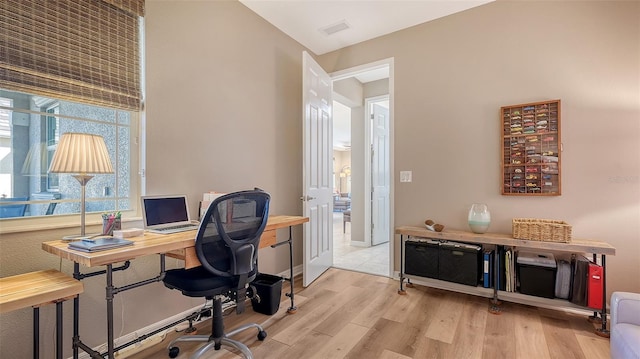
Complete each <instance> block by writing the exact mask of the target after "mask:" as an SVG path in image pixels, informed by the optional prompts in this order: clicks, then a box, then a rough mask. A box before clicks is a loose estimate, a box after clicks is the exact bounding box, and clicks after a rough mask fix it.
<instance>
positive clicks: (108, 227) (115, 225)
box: [102, 218, 122, 236]
mask: <svg viewBox="0 0 640 359" xmlns="http://www.w3.org/2000/svg"><path fill="white" fill-rule="evenodd" d="M121 226H122V221H121V219H120V218H113V219H103V220H102V234H104V235H107V236H112V235H113V231H114V230H118V231H119V230H120V229H122V228H121Z"/></svg>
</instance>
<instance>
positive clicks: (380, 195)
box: [371, 104, 391, 246]
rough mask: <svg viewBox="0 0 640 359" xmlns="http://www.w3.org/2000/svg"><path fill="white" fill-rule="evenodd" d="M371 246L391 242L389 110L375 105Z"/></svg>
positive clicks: (372, 156)
mask: <svg viewBox="0 0 640 359" xmlns="http://www.w3.org/2000/svg"><path fill="white" fill-rule="evenodd" d="M371 121H372V123H371V125H372V129H373V131H372V152H371V188H372V193H371V227H372V228H371V244H372V245H374V246H375V245H377V244H381V243H385V242H388V241H389V235H390V234H389V233H390V232H389V218H390V217H389V211H390V208H389V207H390V206H389V192H390V186H391V184H390V181H391V173H390V164H389V109H388V108H385V107H382V106H380V105H378V104H373V111H372V116H371Z"/></svg>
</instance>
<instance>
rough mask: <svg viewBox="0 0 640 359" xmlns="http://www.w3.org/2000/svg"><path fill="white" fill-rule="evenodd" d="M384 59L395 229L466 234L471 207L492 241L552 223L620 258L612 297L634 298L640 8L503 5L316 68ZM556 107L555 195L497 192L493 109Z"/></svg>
mask: <svg viewBox="0 0 640 359" xmlns="http://www.w3.org/2000/svg"><path fill="white" fill-rule="evenodd" d="M389 57H394V61H395V62H394V64H395V73H394V89H395V113H394V117H393V118H394V126H395V127H394V130H395V138H394V143H395V148H394V153H395V155H394V161H395V164H394V166H395V169H396V171H395V172H396V173H395V174H394V176H395V225H396V226H398V225H420V224H421V223H422V222H423V221H424V220H425V219H426V218H432V219H434V220H436V221H437V222H439V223H443V224H445V225H446V226H447V228H457V229H466V228H467V225H466V216H467V211H468V208H469V205H470V204H471V203H473V202H485V203H487V204H488V205H489V209H490V210H491V214H492V224H491V228H490V230H491V231H495V232H510V231H511V219H512V218H513V217H532V218H553V219H562V220H565V221H567V222H569V223H570V224H572V225H573V234H574V236H575V237H580V238H594V239H599V240H604V241H607V242H609V243H611V244H612V245H614V246H615V247H616V248H617V254H616V256H610V257H609V258H607V259H608V260H607V264H608V269H609V272H608V276H607V289H608V292H611V291H613V290H628V291H635V292H640V261H639V260H638V259H640V240H639V238H640V227H639V226H640V224H639V223H640V150H639V148H640V88H639V86H640V66H639V64H640V3H638V2H609V1H607V2H567V1H564V2H537V1H536V2H512V1H508V2H507V1H505V2H502V1H500V2H495V3H491V4H488V5H484V6H480V7H477V8H474V9H472V10H468V11H466V12H463V13H459V14H455V15H451V16H448V17H446V18H442V19H439V20H435V21H432V22H430V23H426V24H422V25H418V26H415V27H413V28H411V29H408V30H405V31H399V32H396V33H393V34H391V35H388V36H384V37H381V38H378V39H374V40H371V41H368V42H365V43H362V44H359V45H355V46H351V47H349V48H346V49H343V50H339V51H336V52H332V53H329V54H326V55H322V56H320V57H319V62H320V64H321V65H322V66H323V67H324V68H325V69H326V70H327V71H328V72H333V71H339V70H343V69H346V68H350V67H353V66H356V65H360V64H364V63H369V62H373V61H377V60H380V59H384V58H389ZM558 98H559V99H561V100H562V142H563V145H564V151H563V154H562V155H563V167H562V175H563V183H562V190H563V193H562V196H559V197H508V196H502V195H500V186H501V183H500V147H499V146H500V142H501V141H500V137H499V136H500V122H499V121H500V119H499V117H498V113H499V109H500V106H505V105H511V104H519V103H525V102H534V101H543V100H549V99H558ZM401 170H411V171H413V182H411V183H399V179H398V177H399V175H398V173H399V171H401ZM396 253H398V251H396ZM396 268H397V266H396Z"/></svg>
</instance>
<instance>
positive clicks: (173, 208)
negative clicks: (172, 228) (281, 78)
mask: <svg viewBox="0 0 640 359" xmlns="http://www.w3.org/2000/svg"><path fill="white" fill-rule="evenodd" d="M142 211H143V215H144V224H145V227H146V228H150V227H154V226H162V225H163V224H179V223H187V222H189V210H188V206H187V198H186V196H183V195H181V196H171V197H143V198H142Z"/></svg>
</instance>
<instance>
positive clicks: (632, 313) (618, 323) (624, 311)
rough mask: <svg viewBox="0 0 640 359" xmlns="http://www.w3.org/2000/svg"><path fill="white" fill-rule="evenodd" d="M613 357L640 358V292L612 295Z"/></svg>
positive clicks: (622, 358) (623, 358) (624, 358)
mask: <svg viewBox="0 0 640 359" xmlns="http://www.w3.org/2000/svg"><path fill="white" fill-rule="evenodd" d="M611 358H612V359H640V294H637V293H628V292H614V293H613V294H612V295H611Z"/></svg>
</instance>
